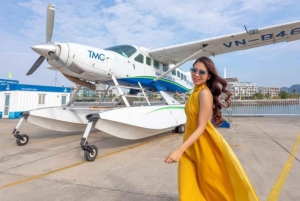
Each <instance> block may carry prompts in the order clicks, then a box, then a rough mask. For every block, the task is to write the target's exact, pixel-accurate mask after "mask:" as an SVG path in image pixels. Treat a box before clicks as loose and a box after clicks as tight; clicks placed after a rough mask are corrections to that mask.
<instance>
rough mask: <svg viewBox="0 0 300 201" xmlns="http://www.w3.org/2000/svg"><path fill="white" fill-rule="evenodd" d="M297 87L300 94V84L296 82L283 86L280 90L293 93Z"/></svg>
mask: <svg viewBox="0 0 300 201" xmlns="http://www.w3.org/2000/svg"><path fill="white" fill-rule="evenodd" d="M295 89H296V91H297V92H298V94H300V84H294V85H292V86H291V87H281V88H280V91H286V92H288V93H290V94H293V93H294V90H295Z"/></svg>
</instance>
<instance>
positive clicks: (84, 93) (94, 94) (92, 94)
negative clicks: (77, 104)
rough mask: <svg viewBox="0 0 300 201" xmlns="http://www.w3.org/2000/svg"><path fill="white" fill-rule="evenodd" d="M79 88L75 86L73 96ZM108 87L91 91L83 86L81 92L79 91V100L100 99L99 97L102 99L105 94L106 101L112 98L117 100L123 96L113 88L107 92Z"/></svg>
mask: <svg viewBox="0 0 300 201" xmlns="http://www.w3.org/2000/svg"><path fill="white" fill-rule="evenodd" d="M77 87H78V86H75V87H73V88H72V94H73V93H74V92H75V90H76V88H77ZM106 88H107V86H105V87H104V86H102V85H101V86H99V87H98V86H97V87H96V90H91V89H89V88H87V87H84V86H82V87H81V90H79V92H78V94H77V97H78V98H87V99H89V98H98V97H99V96H100V97H102V96H103V95H104V94H105V93H106V95H105V99H111V98H115V97H119V96H120V95H121V94H120V93H119V91H118V89H117V88H115V87H111V88H110V89H109V90H108V91H107V92H106V90H105V89H106Z"/></svg>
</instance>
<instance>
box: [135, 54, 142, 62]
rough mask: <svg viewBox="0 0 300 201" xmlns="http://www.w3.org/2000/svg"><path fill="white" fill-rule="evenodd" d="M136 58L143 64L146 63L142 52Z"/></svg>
mask: <svg viewBox="0 0 300 201" xmlns="http://www.w3.org/2000/svg"><path fill="white" fill-rule="evenodd" d="M134 60H135V61H137V62H140V63H142V64H143V63H144V56H143V55H142V54H139V55H137V56H136V57H135V58H134Z"/></svg>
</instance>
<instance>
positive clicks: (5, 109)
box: [0, 79, 70, 119]
mask: <svg viewBox="0 0 300 201" xmlns="http://www.w3.org/2000/svg"><path fill="white" fill-rule="evenodd" d="M69 100H70V88H67V87H53V86H40V85H28V84H19V81H17V80H4V79H0V118H9V119H14V118H20V116H21V114H20V113H21V112H24V111H28V110H32V109H37V108H42V107H53V106H62V105H66V104H67V103H68V101H69Z"/></svg>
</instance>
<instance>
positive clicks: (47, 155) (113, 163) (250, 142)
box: [0, 117, 300, 201]
mask: <svg viewBox="0 0 300 201" xmlns="http://www.w3.org/2000/svg"><path fill="white" fill-rule="evenodd" d="M233 121H234V124H233V127H232V128H231V129H226V128H219V129H218V130H219V131H220V132H221V134H222V135H223V136H224V138H225V139H226V140H227V142H228V143H229V144H230V145H231V147H232V149H233V151H234V152H235V153H236V155H237V157H238V158H239V160H240V161H241V163H242V165H243V167H244V169H245V170H246V172H247V174H248V175H249V178H250V180H251V182H252V184H253V186H254V188H255V190H256V192H257V194H258V196H259V197H260V198H261V200H268V201H269V200H277V198H278V200H282V201H297V200H300V191H299V184H298V183H299V181H300V160H299V159H300V149H297V150H296V148H297V142H298V141H299V140H298V141H297V139H300V137H299V136H300V117H251V118H241V117H239V118H237V117H236V118H234V119H233ZM17 122H18V120H10V119H0V128H1V131H0V200H14V201H15V200H30V201H31V200H41V199H42V200H78V201H79V200H105V201H119V200H122V201H123V200H128V201H140V200H143V201H144V200H149V201H150V200H151V201H156V200H157V201H164V200H166V201H167V200H177V199H178V198H177V164H165V163H164V159H165V157H166V155H167V154H169V153H170V152H171V151H173V150H174V149H175V148H177V147H178V146H179V145H180V143H181V142H182V135H180V134H172V133H171V132H170V133H163V134H160V135H156V136H154V137H150V138H147V139H142V140H137V141H131V140H123V139H119V138H115V137H113V136H110V135H107V134H105V133H103V132H100V131H97V130H95V131H93V132H92V133H91V134H90V135H89V139H88V141H89V144H93V145H96V146H97V147H98V149H99V154H98V158H97V159H96V160H95V161H94V162H86V161H85V160H84V157H83V151H82V150H81V148H80V145H79V142H80V138H81V137H82V134H83V132H73V133H59V132H56V131H51V130H47V129H43V128H40V127H37V126H34V125H32V124H29V123H27V122H24V123H23V125H22V126H21V128H20V130H21V134H22V133H26V134H28V135H29V137H30V140H29V143H28V144H27V145H25V146H21V147H20V146H17V144H16V143H15V138H14V136H13V135H12V134H11V132H12V130H13V128H14V127H15V126H16V124H17ZM298 144H299V143H298ZM295 150H296V151H295ZM291 153H292V155H293V156H292V155H291Z"/></svg>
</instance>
